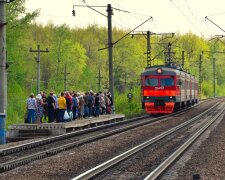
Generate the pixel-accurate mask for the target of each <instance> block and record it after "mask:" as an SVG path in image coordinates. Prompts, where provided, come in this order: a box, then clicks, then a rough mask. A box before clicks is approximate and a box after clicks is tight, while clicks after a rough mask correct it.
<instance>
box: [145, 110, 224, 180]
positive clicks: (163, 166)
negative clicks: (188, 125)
mask: <svg viewBox="0 0 225 180" xmlns="http://www.w3.org/2000/svg"><path fill="white" fill-rule="evenodd" d="M224 110H225V108H223V109H222V110H221V111H220V112H219V113H217V115H216V116H215V117H214V118H212V119H211V120H210V121H208V122H206V123H205V124H204V126H203V127H201V129H199V130H197V132H196V133H195V134H193V135H192V136H191V137H190V138H189V139H188V140H187V141H186V142H185V143H184V144H183V145H182V146H180V147H179V148H178V149H177V150H176V151H175V152H174V153H173V154H172V155H170V156H169V157H168V158H167V159H166V160H165V161H163V162H162V163H161V164H160V165H159V166H158V167H157V168H156V169H155V170H153V171H152V172H151V173H150V174H149V175H148V176H147V177H145V180H153V179H157V178H158V177H159V176H160V175H161V174H162V173H163V172H164V171H165V170H166V169H167V168H168V167H169V166H170V165H171V164H172V163H173V162H174V161H175V160H176V159H177V158H178V157H180V156H181V154H182V153H183V152H184V151H185V150H187V148H188V147H189V146H190V145H191V144H192V143H193V142H194V141H196V140H197V138H198V137H199V136H200V135H201V134H202V133H203V132H204V131H205V130H206V129H207V128H209V126H210V125H211V124H212V123H213V122H214V121H216V120H217V119H218V118H219V117H220V116H221V114H222V113H223V112H224Z"/></svg>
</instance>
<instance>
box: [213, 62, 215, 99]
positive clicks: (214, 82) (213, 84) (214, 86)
mask: <svg viewBox="0 0 225 180" xmlns="http://www.w3.org/2000/svg"><path fill="white" fill-rule="evenodd" d="M213 97H216V59H215V58H213Z"/></svg>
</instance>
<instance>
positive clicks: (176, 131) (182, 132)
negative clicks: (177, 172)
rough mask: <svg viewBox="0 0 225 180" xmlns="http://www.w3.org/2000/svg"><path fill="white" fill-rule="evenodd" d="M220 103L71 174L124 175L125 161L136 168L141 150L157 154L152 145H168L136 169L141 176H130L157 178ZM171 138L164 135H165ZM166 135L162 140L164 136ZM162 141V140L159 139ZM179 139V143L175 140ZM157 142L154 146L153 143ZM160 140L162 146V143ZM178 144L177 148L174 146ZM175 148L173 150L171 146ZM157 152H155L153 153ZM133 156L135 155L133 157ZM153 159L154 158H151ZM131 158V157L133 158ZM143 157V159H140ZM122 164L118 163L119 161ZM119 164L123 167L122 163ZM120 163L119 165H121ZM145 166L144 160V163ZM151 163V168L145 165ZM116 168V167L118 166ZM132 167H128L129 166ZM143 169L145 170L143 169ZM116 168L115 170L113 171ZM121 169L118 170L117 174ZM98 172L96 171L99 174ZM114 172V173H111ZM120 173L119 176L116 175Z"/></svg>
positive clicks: (220, 110)
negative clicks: (99, 162) (96, 164)
mask: <svg viewBox="0 0 225 180" xmlns="http://www.w3.org/2000/svg"><path fill="white" fill-rule="evenodd" d="M223 107H224V103H223V104H222V105H221V104H216V105H215V106H213V107H211V108H210V109H209V110H208V111H206V112H204V113H202V114H200V115H198V116H196V117H195V118H192V119H190V120H189V121H187V122H185V123H183V124H180V125H178V126H176V127H174V128H172V129H170V130H168V131H166V132H164V133H162V134H160V135H158V136H156V137H154V138H152V139H150V140H148V141H146V142H144V143H142V144H140V145H138V146H136V147H133V148H132V149H130V150H128V151H126V152H123V153H122V154H120V155H118V156H116V157H114V158H112V159H110V160H108V161H106V162H104V163H102V164H100V165H98V166H96V167H94V168H92V169H90V170H88V171H86V172H84V173H82V174H80V175H78V176H77V177H75V178H74V180H77V179H89V178H94V179H105V178H106V179H107V178H108V179H110V178H111V179H112V178H115V179H116V178H120V177H121V176H122V177H126V175H123V173H124V172H126V171H129V173H130V172H131V171H132V170H129V169H130V167H129V166H128V167H126V166H127V164H128V165H129V164H130V165H131V166H137V167H136V168H138V169H139V168H140V167H138V166H141V165H142V163H143V162H142V163H139V162H137V161H138V160H139V161H140V159H141V158H140V156H141V157H142V158H143V157H145V156H147V155H143V154H142V155H140V154H141V153H142V151H144V152H145V153H147V154H151V156H158V155H154V154H153V152H152V149H155V153H156V152H158V151H161V149H164V148H163V147H164V146H166V147H170V148H168V150H167V149H164V150H163V151H162V152H161V154H166V155H167V156H166V157H164V156H163V157H160V158H159V160H157V161H156V160H154V161H152V162H151V163H149V164H151V165H148V166H147V167H148V169H147V170H146V168H144V172H143V173H140V172H139V171H140V170H137V169H136V171H138V172H139V174H142V176H141V178H140V175H139V177H132V178H135V179H143V178H145V179H156V178H158V177H159V176H160V175H161V174H162V173H163V172H164V171H165V170H166V169H167V168H168V167H169V166H170V164H172V163H173V162H174V161H175V160H176V159H177V158H178V157H179V156H180V155H181V154H182V153H183V152H184V151H185V150H186V149H187V148H188V147H189V146H190V145H191V144H192V143H193V142H194V141H195V140H196V139H197V138H198V137H199V136H200V135H201V134H202V133H203V132H204V131H205V130H206V129H207V128H208V127H209V126H210V125H211V124H212V123H213V122H214V121H215V120H217V119H218V117H220V116H221V114H223V113H224V109H225V108H223ZM169 136H171V138H169V139H168V137H169ZM165 139H166V140H165ZM163 141H164V142H163ZM178 141H179V143H178ZM173 142H174V145H167V144H168V143H173ZM155 144H157V146H158V148H157V147H155V146H156V145H155ZM162 144H164V146H163V145H162ZM178 144H179V148H176V147H177V146H178ZM174 149H175V150H174ZM156 154H157V153H156ZM134 156H137V157H136V158H134ZM153 159H154V158H153ZM133 160H135V161H133ZM141 161H144V160H141ZM121 164H122V165H121ZM123 165H124V166H125V167H123ZM121 166H122V167H121ZM145 166H146V164H145ZM149 167H151V168H149ZM118 169H119V170H118ZM131 169H132V168H131ZM146 171H147V172H146ZM115 172H116V173H115ZM120 173H121V174H120ZM99 174H100V175H99ZM115 174H116V175H115ZM118 174H119V175H121V176H119V175H118Z"/></svg>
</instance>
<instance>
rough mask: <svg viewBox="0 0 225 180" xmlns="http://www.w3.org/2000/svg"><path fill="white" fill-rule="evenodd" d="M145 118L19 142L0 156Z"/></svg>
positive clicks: (0, 152)
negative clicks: (23, 142)
mask: <svg viewBox="0 0 225 180" xmlns="http://www.w3.org/2000/svg"><path fill="white" fill-rule="evenodd" d="M209 100H210V99H209ZM200 104H201V103H199V104H197V105H195V106H192V107H196V106H198V105H200ZM192 107H190V108H192ZM190 108H187V109H183V110H181V111H178V112H176V113H173V114H169V115H165V116H163V117H158V118H152V119H149V120H148V121H146V122H144V123H143V124H140V125H139V126H143V125H145V124H149V123H152V122H155V121H158V120H163V119H165V120H166V119H167V118H170V117H172V116H175V115H178V114H182V113H184V112H185V111H186V110H188V109H190ZM145 118H150V116H149V115H146V116H141V117H136V118H132V119H127V120H124V121H120V122H115V123H110V124H106V125H101V126H97V127H92V128H88V129H84V130H80V131H76V132H70V133H66V134H62V135H58V136H54V137H49V138H45V139H41V140H37V141H34V142H29V143H25V144H20V145H17V146H13V147H9V148H5V149H0V157H3V156H7V155H10V154H14V153H18V152H21V151H25V150H28V149H32V148H36V147H40V146H44V145H47V144H51V143H55V142H58V141H62V140H65V139H68V138H73V137H76V136H79V135H83V134H87V133H91V132H95V131H99V130H102V129H106V128H110V127H114V126H119V125H123V124H128V123H132V122H135V121H138V120H142V119H145ZM135 127H137V126H133V128H135ZM131 128H132V127H129V128H128V130H129V129H131Z"/></svg>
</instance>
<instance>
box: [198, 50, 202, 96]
mask: <svg viewBox="0 0 225 180" xmlns="http://www.w3.org/2000/svg"><path fill="white" fill-rule="evenodd" d="M198 78H199V79H198V81H199V82H198V83H199V85H198V90H199V92H198V93H199V94H198V96H199V99H201V95H202V54H200V58H199V77H198Z"/></svg>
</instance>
